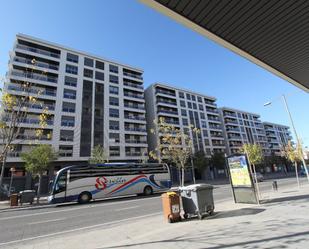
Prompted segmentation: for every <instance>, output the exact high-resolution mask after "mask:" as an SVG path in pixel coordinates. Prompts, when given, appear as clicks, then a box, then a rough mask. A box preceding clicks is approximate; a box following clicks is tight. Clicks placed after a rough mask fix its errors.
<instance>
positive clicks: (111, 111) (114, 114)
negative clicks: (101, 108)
mask: <svg viewBox="0 0 309 249" xmlns="http://www.w3.org/2000/svg"><path fill="white" fill-rule="evenodd" d="M109 116H110V117H113V118H119V110H118V109H112V108H109Z"/></svg>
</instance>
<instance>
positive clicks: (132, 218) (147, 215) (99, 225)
mask: <svg viewBox="0 0 309 249" xmlns="http://www.w3.org/2000/svg"><path fill="white" fill-rule="evenodd" d="M159 214H162V212H157V213H152V214H146V215H141V216H136V217H131V218H127V219H122V220H117V221H111V222H106V223H101V224H97V225H92V226H86V227H80V228H75V229H70V230H66V231H61V232H56V233H50V234H45V235H39V236H35V237H30V238H25V239H21V240H12V241H8V242H3V243H0V246H5V245H10V244H14V243H20V242H25V241H30V240H34V239H42V238H46V237H52V236H56V235H62V234H64V233H72V232H77V231H82V230H85V229H92V228H96V227H101V226H108V225H114V224H117V223H121V222H125V221H131V220H137V219H141V218H147V217H151V216H156V215H159Z"/></svg>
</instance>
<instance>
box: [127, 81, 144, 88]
mask: <svg viewBox="0 0 309 249" xmlns="http://www.w3.org/2000/svg"><path fill="white" fill-rule="evenodd" d="M123 84H124V85H125V86H129V87H134V88H138V89H144V88H143V86H141V85H138V84H134V83H131V82H126V81H124V82H123Z"/></svg>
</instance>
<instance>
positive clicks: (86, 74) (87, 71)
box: [84, 68, 93, 78]
mask: <svg viewBox="0 0 309 249" xmlns="http://www.w3.org/2000/svg"><path fill="white" fill-rule="evenodd" d="M84 77H88V78H93V71H92V70H90V69H87V68H84Z"/></svg>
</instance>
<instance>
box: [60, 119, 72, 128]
mask: <svg viewBox="0 0 309 249" xmlns="http://www.w3.org/2000/svg"><path fill="white" fill-rule="evenodd" d="M74 125H75V122H74V121H68V120H63V121H61V126H68V127H74Z"/></svg>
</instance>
